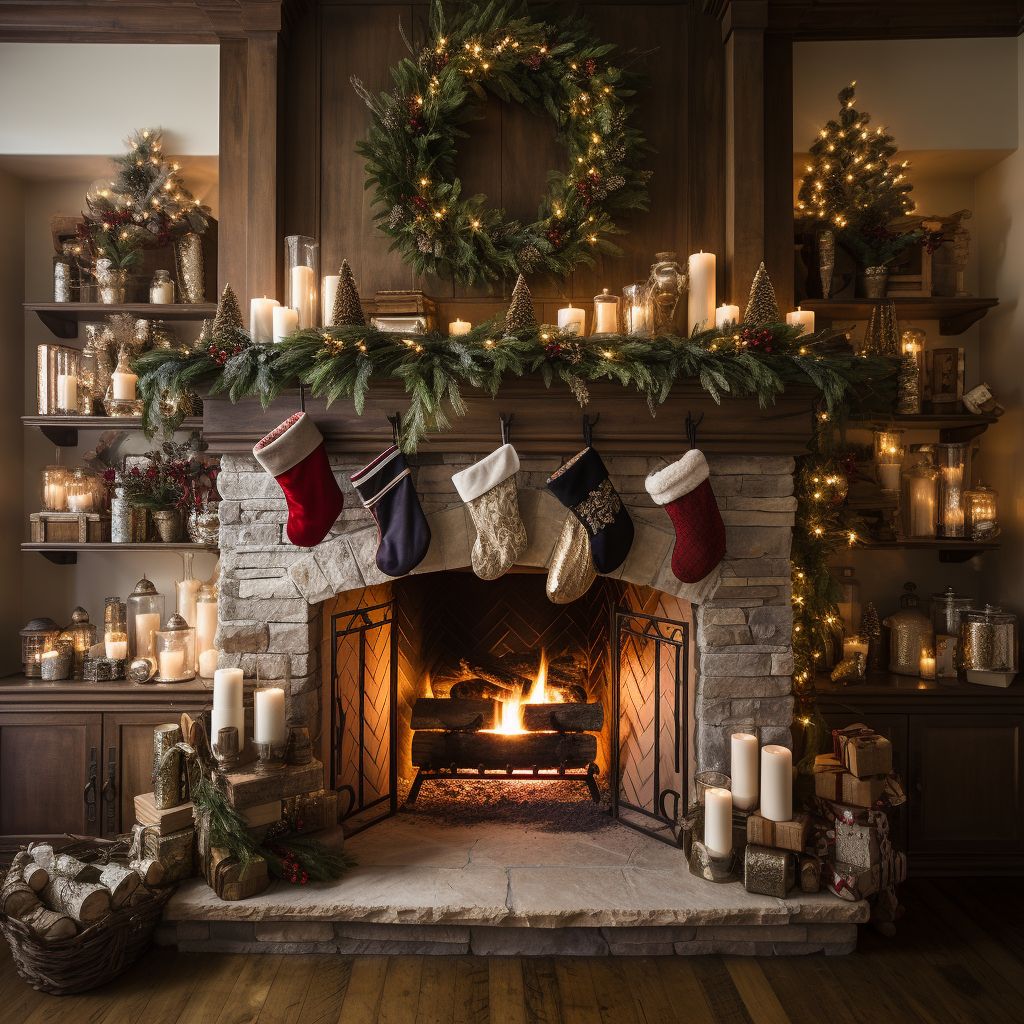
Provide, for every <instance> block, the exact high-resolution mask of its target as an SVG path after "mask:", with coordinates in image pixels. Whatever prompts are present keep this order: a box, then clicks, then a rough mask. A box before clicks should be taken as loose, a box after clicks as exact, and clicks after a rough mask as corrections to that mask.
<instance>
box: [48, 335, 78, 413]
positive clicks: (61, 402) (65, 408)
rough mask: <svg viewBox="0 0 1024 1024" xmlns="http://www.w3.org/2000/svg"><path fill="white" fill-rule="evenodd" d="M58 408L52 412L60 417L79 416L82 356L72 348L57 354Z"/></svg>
mask: <svg viewBox="0 0 1024 1024" xmlns="http://www.w3.org/2000/svg"><path fill="white" fill-rule="evenodd" d="M56 370H57V380H56V384H57V406H56V408H55V409H53V410H52V411H53V412H55V413H56V414H57V415H58V416H77V415H78V382H79V378H80V377H81V375H82V354H81V353H80V352H76V351H75V350H74V349H72V348H63V347H61V350H60V351H59V352H58V353H57V357H56Z"/></svg>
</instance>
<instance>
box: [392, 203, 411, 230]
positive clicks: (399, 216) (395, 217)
mask: <svg viewBox="0 0 1024 1024" xmlns="http://www.w3.org/2000/svg"><path fill="white" fill-rule="evenodd" d="M407 217H408V211H407V210H406V209H405V207H404V206H403V205H402V204H401V203H395V205H394V206H392V207H391V212H390V213H389V214H388V227H389V228H391V230H392V231H395V230H397V229H398V228H400V227H401V226H402V225H403V224H404V223H405V221H406V218H407Z"/></svg>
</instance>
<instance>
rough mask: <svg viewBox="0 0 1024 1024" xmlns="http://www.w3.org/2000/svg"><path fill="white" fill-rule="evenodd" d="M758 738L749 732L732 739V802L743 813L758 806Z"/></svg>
mask: <svg viewBox="0 0 1024 1024" xmlns="http://www.w3.org/2000/svg"><path fill="white" fill-rule="evenodd" d="M758 754H759V750H758V745H757V737H756V736H753V735H751V734H750V733H749V732H734V733H733V734H732V736H731V737H730V755H731V756H730V766H729V774H730V775H731V776H732V800H733V803H734V804H735V805H736V806H737V807H738V808H739V809H740V810H741V811H752V810H753V809H754V808H755V807H756V806H757V795H758V787H757V759H758Z"/></svg>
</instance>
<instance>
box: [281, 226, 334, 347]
mask: <svg viewBox="0 0 1024 1024" xmlns="http://www.w3.org/2000/svg"><path fill="white" fill-rule="evenodd" d="M319 281H320V243H319V242H317V240H316V239H315V238H310V237H309V236H308V235H288V236H287V237H286V238H285V240H284V289H285V291H284V304H285V305H286V306H290V307H291V308H292V309H294V310H295V311H296V312H297V313H298V314H299V324H298V326H299V330H303V329H304V328H306V327H316V326H317V325H318V324H319V323H320V318H319V315H318V314H319ZM328 315H330V313H329V312H328Z"/></svg>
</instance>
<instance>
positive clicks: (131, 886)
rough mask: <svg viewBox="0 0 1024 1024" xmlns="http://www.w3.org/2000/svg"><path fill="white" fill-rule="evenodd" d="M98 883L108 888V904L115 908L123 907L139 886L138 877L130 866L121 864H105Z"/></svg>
mask: <svg viewBox="0 0 1024 1024" xmlns="http://www.w3.org/2000/svg"><path fill="white" fill-rule="evenodd" d="M99 882H100V885H103V886H106V887H107V889H109V890H110V905H111V906H112V907H113V908H114V909H115V910H117V909H118V908H119V907H123V906H124V905H125V904H126V903H127V902H128V901H129V900H130V899H131V895H132V893H133V892H135V890H136V889H137V888H138V887H139V882H140V878H139V876H138V874H137V873H136V872H135V871H133V870H132V869H131V868H126V867H125V866H124V865H122V864H107V865H106V866H105V867H104V868H103V870H102V871H101V872H100V878H99Z"/></svg>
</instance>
